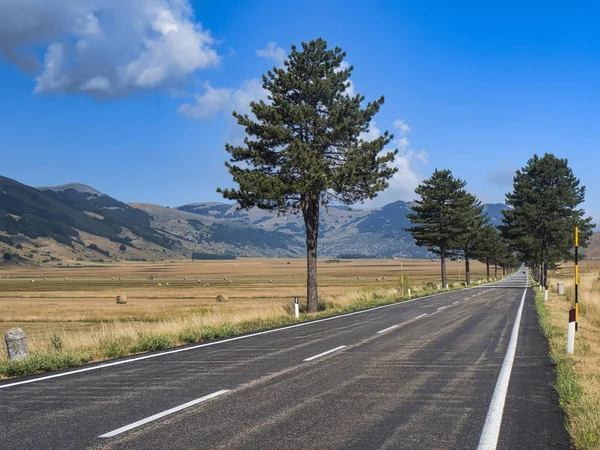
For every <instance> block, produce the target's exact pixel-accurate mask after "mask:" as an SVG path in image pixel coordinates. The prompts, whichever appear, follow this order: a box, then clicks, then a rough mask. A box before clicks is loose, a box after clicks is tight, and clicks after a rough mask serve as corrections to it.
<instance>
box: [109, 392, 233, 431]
mask: <svg viewBox="0 0 600 450" xmlns="http://www.w3.org/2000/svg"><path fill="white" fill-rule="evenodd" d="M226 392H229V389H223V390H221V391H217V392H213V393H212V394H208V395H205V396H204V397H200V398H197V399H196V400H192V401H191V402H187V403H184V404H183V405H179V406H176V407H175V408H171V409H167V410H166V411H163V412H161V413H158V414H154V415H153V416H150V417H146V418H145V419H142V420H138V421H137V422H133V423H131V424H129V425H125V426H124V427H121V428H117V429H116V430H113V431H110V432H108V433H105V434H103V435H101V436H98V437H99V438H109V437H113V436H116V435H118V434H121V433H125V432H126V431H129V430H132V429H134V428H137V427H140V426H142V425H145V424H147V423H149V422H154V421H155V420H157V419H160V418H162V417H165V416H168V415H169V414H173V413H176V412H178V411H181V410H183V409H186V408H189V407H190V406H194V405H197V404H198V403H202V402H205V401H206V400H210V399H211V398H215V397H218V396H219V395H222V394H225V393H226Z"/></svg>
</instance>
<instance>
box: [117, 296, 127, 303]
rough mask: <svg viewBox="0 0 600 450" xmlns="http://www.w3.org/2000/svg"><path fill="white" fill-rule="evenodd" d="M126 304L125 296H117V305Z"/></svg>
mask: <svg viewBox="0 0 600 450" xmlns="http://www.w3.org/2000/svg"><path fill="white" fill-rule="evenodd" d="M126 303H127V297H126V296H125V295H117V305H124V304H126Z"/></svg>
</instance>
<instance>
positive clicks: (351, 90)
mask: <svg viewBox="0 0 600 450" xmlns="http://www.w3.org/2000/svg"><path fill="white" fill-rule="evenodd" d="M348 67H350V63H348V61H342V63H341V64H340V68H339V69H338V70H346V69H348ZM346 83H347V84H348V86H347V87H346V90H345V91H344V94H346V95H347V96H348V97H354V96H355V95H356V91H355V89H354V83H353V82H352V80H350V79H348V81H347V82H346Z"/></svg>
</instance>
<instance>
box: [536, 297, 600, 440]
mask: <svg viewBox="0 0 600 450" xmlns="http://www.w3.org/2000/svg"><path fill="white" fill-rule="evenodd" d="M535 306H536V310H537V313H538V317H539V322H540V326H541V328H542V331H543V333H544V335H545V336H546V338H547V339H548V342H549V344H550V359H551V360H552V362H553V363H554V366H555V373H556V382H555V385H554V387H555V389H556V392H557V394H558V401H559V403H560V406H561V407H562V409H563V411H564V412H565V415H566V423H565V426H566V428H567V430H568V431H569V434H570V435H571V438H572V440H573V444H574V445H575V448H577V449H579V450H598V449H600V410H599V409H598V405H597V403H595V402H593V401H590V400H588V398H586V396H585V395H584V388H583V386H582V384H581V380H580V377H579V375H578V373H577V371H576V369H575V367H576V365H577V361H575V359H574V358H573V357H572V356H570V355H567V353H566V349H565V342H566V339H565V333H564V331H563V330H562V329H560V328H558V327H557V326H555V325H553V324H552V323H551V320H550V310H549V309H548V306H547V304H546V302H544V294H543V293H541V292H538V293H536V297H535Z"/></svg>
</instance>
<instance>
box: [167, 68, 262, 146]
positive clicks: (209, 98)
mask: <svg viewBox="0 0 600 450" xmlns="http://www.w3.org/2000/svg"><path fill="white" fill-rule="evenodd" d="M204 87H205V92H204V93H203V94H202V95H197V96H196V98H195V100H196V101H195V103H194V104H183V105H181V106H180V107H179V113H180V114H181V115H184V116H187V117H192V118H195V119H207V118H210V117H214V116H215V115H217V114H219V113H223V114H224V116H225V118H226V119H227V122H228V125H227V135H226V140H227V142H229V143H230V144H233V145H240V144H242V143H243V140H244V137H245V136H246V134H245V130H244V129H243V128H242V127H241V126H239V125H238V123H237V120H236V119H235V118H234V117H233V116H232V115H231V113H232V112H233V111H235V112H237V113H240V114H249V115H251V109H250V102H258V101H260V100H264V101H268V98H267V97H268V92H267V91H266V90H265V89H264V88H263V86H262V82H261V81H260V80H259V79H257V78H252V79H250V80H246V81H244V82H243V83H242V85H241V86H240V88H239V89H236V90H234V89H231V88H218V89H217V88H213V87H212V86H211V85H210V84H208V83H206V84H205V86H204Z"/></svg>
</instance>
